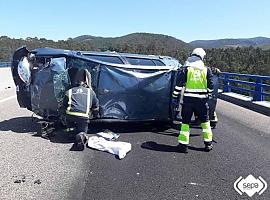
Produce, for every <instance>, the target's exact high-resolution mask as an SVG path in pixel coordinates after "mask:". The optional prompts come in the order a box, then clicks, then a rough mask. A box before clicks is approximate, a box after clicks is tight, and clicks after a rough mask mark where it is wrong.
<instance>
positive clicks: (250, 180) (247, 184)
mask: <svg viewBox="0 0 270 200" xmlns="http://www.w3.org/2000/svg"><path fill="white" fill-rule="evenodd" d="M234 189H235V190H236V192H238V193H239V194H240V195H242V194H243V193H246V194H247V195H248V196H249V197H252V196H253V195H254V194H255V193H258V194H259V195H261V194H262V193H263V192H264V191H265V190H266V189H267V183H266V181H265V180H264V179H263V178H262V177H261V176H259V177H258V179H256V178H255V177H254V176H252V175H248V176H247V177H246V178H243V177H242V176H240V177H239V178H238V179H237V180H236V181H235V182H234Z"/></svg>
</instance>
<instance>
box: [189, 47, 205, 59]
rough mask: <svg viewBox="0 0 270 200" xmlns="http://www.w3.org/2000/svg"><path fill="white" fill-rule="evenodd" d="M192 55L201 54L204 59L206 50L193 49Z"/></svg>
mask: <svg viewBox="0 0 270 200" xmlns="http://www.w3.org/2000/svg"><path fill="white" fill-rule="evenodd" d="M191 55H192V56H193V55H195V56H199V57H200V58H201V60H203V59H204V56H205V55H206V53H205V51H204V50H203V48H196V49H194V50H193V51H192V53H191Z"/></svg>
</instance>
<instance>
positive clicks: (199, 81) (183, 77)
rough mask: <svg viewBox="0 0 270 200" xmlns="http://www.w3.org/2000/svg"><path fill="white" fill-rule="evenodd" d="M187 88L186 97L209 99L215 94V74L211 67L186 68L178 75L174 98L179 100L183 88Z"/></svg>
mask: <svg viewBox="0 0 270 200" xmlns="http://www.w3.org/2000/svg"><path fill="white" fill-rule="evenodd" d="M183 86H185V91H184V97H194V98H208V94H209V93H212V92H213V87H214V86H213V74H212V71H211V69H210V68H209V67H205V66H199V67H198V66H196V65H195V66H192V63H191V64H190V66H184V67H183V68H182V70H181V71H180V72H179V73H178V76H177V81H176V86H175V88H174V91H173V95H172V97H173V98H178V96H179V94H180V93H181V90H182V87H183Z"/></svg>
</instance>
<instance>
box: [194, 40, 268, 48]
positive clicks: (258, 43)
mask: <svg viewBox="0 0 270 200" xmlns="http://www.w3.org/2000/svg"><path fill="white" fill-rule="evenodd" d="M189 44H190V45H191V46H193V47H202V48H206V49H210V48H227V47H237V46H239V47H247V46H255V47H262V46H266V45H270V38H266V37H255V38H246V39H244V38H239V39H219V40H195V41H192V42H190V43H189Z"/></svg>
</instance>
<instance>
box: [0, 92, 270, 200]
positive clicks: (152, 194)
mask: <svg viewBox="0 0 270 200" xmlns="http://www.w3.org/2000/svg"><path fill="white" fill-rule="evenodd" d="M217 113H218V117H219V123H218V126H217V128H216V129H215V130H214V131H213V132H214V140H215V143H214V145H215V146H214V150H213V151H211V152H209V153H207V152H204V151H203V149H202V148H203V140H202V136H201V130H200V129H198V128H192V132H191V133H192V135H191V139H190V142H191V144H190V149H189V153H188V154H182V153H178V152H177V149H176V145H177V135H178V130H175V129H168V130H160V129H155V128H154V127H149V126H142V125H136V124H125V125H119V124H117V125H114V126H112V125H107V126H105V125H104V124H100V125H98V126H95V127H94V128H93V129H91V130H90V134H89V136H93V135H95V133H96V132H97V131H99V130H101V129H104V128H110V129H111V130H113V131H115V132H117V133H119V134H120V137H119V139H118V140H119V141H124V142H129V143H131V144H132V150H131V152H130V153H128V154H127V156H126V157H125V158H123V159H122V160H119V159H117V158H116V157H115V156H114V155H112V154H109V153H105V152H101V151H96V150H93V149H89V148H87V149H85V150H84V151H83V152H79V151H72V140H71V139H69V138H68V137H67V136H66V134H65V133H63V132H61V131H58V132H56V136H55V137H53V138H51V139H50V140H46V139H43V138H40V137H36V136H35V131H36V130H37V126H36V124H35V123H34V122H32V121H31V114H32V113H31V112H29V111H27V110H25V109H21V108H19V106H18V104H17V102H16V98H14V91H13V90H11V89H10V90H6V91H5V93H4V94H3V93H2V94H1V95H0V145H1V154H0V173H1V175H0V176H1V179H0V199H89V200H92V199H96V200H129V199H130V200H131V199H132V200H133V199H136V200H137V199H138V200H143V199H147V200H152V199H153V200H154V199H155V200H159V199H160V200H161V199H162V200H164V199H168V200H169V199H270V189H269V188H268V189H267V190H266V191H265V192H264V193H263V194H262V195H261V196H259V195H258V194H254V196H253V197H252V198H250V197H248V196H247V195H246V194H243V195H242V196H241V195H239V194H238V193H237V192H236V191H235V190H234V188H233V184H234V182H235V181H236V180H237V179H238V177H240V176H242V177H244V178H245V177H247V176H248V175H249V174H252V175H253V176H254V177H256V178H257V177H258V176H261V177H263V178H264V180H265V181H266V182H268V185H269V184H270V168H269V166H270V128H269V124H270V118H269V117H267V116H265V115H262V114H259V113H256V112H253V111H250V110H247V109H245V108H242V107H239V106H236V105H233V104H231V103H228V102H224V101H222V100H219V101H218V107H217ZM20 181H21V182H20Z"/></svg>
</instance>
